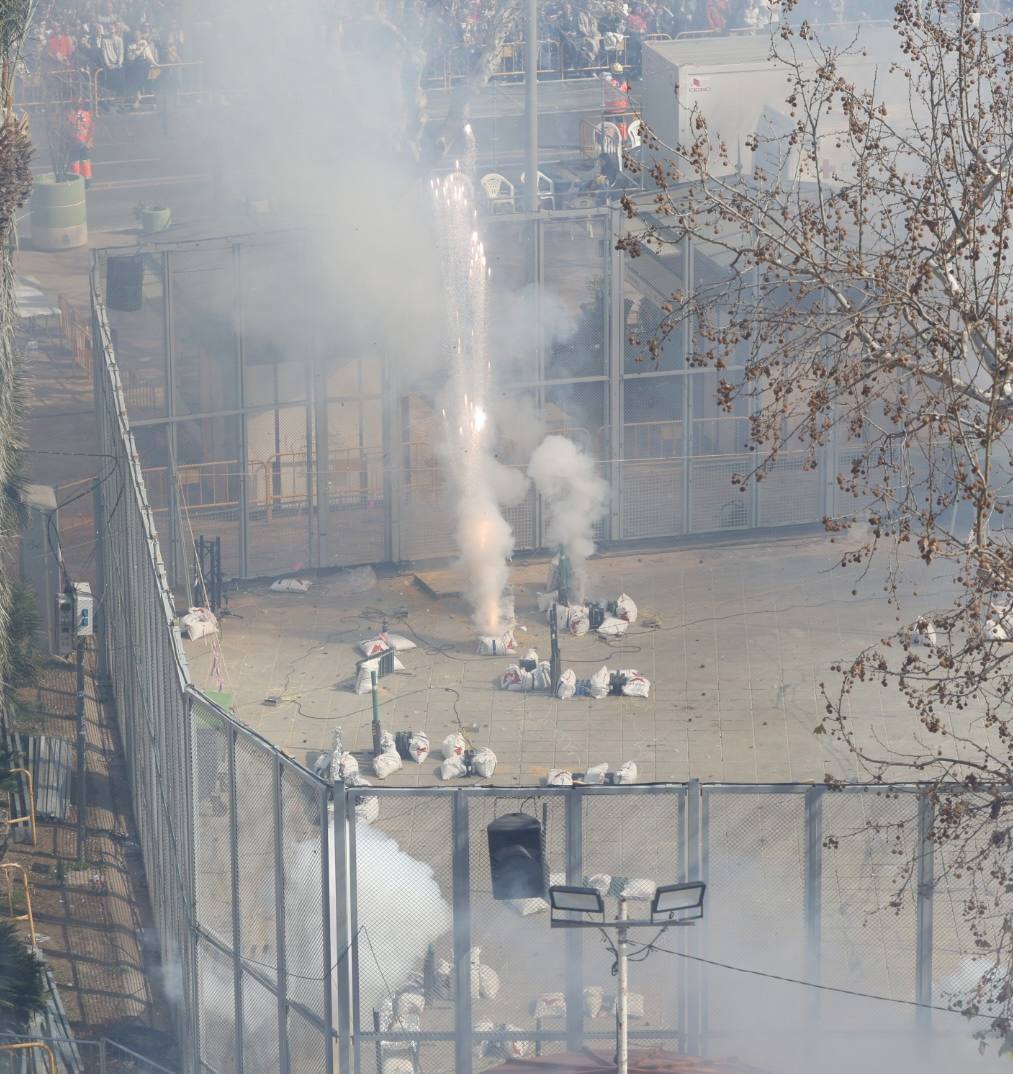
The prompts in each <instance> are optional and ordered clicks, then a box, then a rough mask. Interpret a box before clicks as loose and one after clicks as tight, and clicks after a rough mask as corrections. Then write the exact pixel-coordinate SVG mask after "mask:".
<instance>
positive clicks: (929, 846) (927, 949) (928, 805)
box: [915, 791, 935, 1035]
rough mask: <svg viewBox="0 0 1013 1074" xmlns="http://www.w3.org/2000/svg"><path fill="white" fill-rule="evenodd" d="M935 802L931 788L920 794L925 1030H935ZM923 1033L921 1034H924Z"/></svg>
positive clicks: (920, 988)
mask: <svg viewBox="0 0 1013 1074" xmlns="http://www.w3.org/2000/svg"><path fill="white" fill-rule="evenodd" d="M934 823H935V806H934V804H933V801H932V796H931V794H930V793H929V792H928V791H923V792H922V793H921V794H919V796H918V847H917V854H918V907H917V930H918V934H917V935H918V939H917V951H916V961H915V999H916V1000H917V1001H918V1002H919V1003H922V1004H925V1006H922V1007H919V1008H918V1027H919V1030H920V1031H921V1033H922V1034H928V1033H929V1032H931V1030H932V1010H931V1008H930V1007H929V1004H931V1003H932V931H933V930H932V889H933V886H934V885H935V858H934V850H935V847H934V844H933V842H932V828H933V825H934ZM920 1035H921V1034H920Z"/></svg>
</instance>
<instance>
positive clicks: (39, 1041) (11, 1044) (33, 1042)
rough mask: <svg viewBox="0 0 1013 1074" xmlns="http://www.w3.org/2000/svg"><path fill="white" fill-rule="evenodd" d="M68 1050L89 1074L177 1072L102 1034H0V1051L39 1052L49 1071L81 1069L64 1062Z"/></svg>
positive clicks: (62, 1073) (70, 1072)
mask: <svg viewBox="0 0 1013 1074" xmlns="http://www.w3.org/2000/svg"><path fill="white" fill-rule="evenodd" d="M54 1046H55V1047H54ZM70 1049H73V1051H75V1052H79V1053H81V1058H82V1059H83V1060H84V1061H85V1062H86V1064H87V1070H88V1071H89V1074H122V1072H123V1071H124V1069H128V1070H130V1071H131V1072H132V1074H178V1071H174V1070H172V1069H171V1068H170V1067H167V1066H163V1065H162V1063H159V1062H157V1061H156V1060H154V1059H150V1058H148V1057H147V1056H143V1055H140V1054H139V1053H137V1052H135V1051H134V1050H133V1049H132V1048H128V1047H127V1046H126V1045H125V1044H119V1043H118V1042H116V1041H114V1040H110V1039H109V1038H108V1037H101V1038H100V1039H99V1040H77V1039H75V1038H71V1037H52V1036H27V1035H21V1036H18V1035H16V1034H12V1033H3V1034H0V1052H13V1053H17V1052H24V1051H28V1050H35V1051H40V1052H42V1054H43V1055H44V1056H45V1058H46V1070H47V1071H48V1072H49V1074H76V1071H78V1070H81V1069H84V1068H82V1067H81V1066H80V1065H79V1064H74V1065H73V1067H71V1066H68V1064H67V1063H66V1062H64V1061H63V1058H62V1054H63V1053H66V1052H67V1051H69V1050H70ZM57 1053H61V1058H57ZM33 1074H34V1071H33Z"/></svg>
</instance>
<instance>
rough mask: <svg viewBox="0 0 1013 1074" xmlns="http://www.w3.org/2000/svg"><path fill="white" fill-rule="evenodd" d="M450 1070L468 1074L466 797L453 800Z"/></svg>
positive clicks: (459, 793) (468, 863) (457, 794)
mask: <svg viewBox="0 0 1013 1074" xmlns="http://www.w3.org/2000/svg"><path fill="white" fill-rule="evenodd" d="M452 868H453V902H454V1071H455V1074H471V1067H472V1044H471V1034H472V1020H471V853H470V846H469V838H468V797H467V794H466V792H465V791H461V790H458V791H454V797H453V865H452Z"/></svg>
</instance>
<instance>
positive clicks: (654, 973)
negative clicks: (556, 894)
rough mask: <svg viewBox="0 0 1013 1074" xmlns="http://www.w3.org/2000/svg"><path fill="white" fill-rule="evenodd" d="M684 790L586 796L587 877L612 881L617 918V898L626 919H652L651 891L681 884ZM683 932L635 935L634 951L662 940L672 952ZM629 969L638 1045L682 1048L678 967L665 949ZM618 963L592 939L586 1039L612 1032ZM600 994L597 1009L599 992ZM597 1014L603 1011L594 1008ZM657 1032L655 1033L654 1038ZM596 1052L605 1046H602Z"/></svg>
mask: <svg viewBox="0 0 1013 1074" xmlns="http://www.w3.org/2000/svg"><path fill="white" fill-rule="evenodd" d="M683 793H684V792H683V790H682V788H674V787H665V788H657V789H654V788H651V789H650V790H645V791H644V792H643V793H626V792H623V791H619V792H615V793H613V792H611V791H608V792H600V793H592V794H585V795H584V798H583V803H582V805H583V822H582V825H581V827H582V832H583V862H582V863H583V870H582V871H583V874H584V876H583V879H584V880H585V882H587V883H590V884H591V885H593V886H596V887H601V886H603V885H604V884H605V882H606V878H607V880H608V887H607V889H606V890H607V892H608V898H607V899H606V906H607V907H608V911H609V916H614V915H615V911H616V907H617V904H616V902H615V897H616V896H618V895H620V894H622V893H624V892H625V893H626V895H627V896H628V897H629V901H628V903H627V907H628V914H629V916H630V917H632V918H647V917H649V912H650V896H651V895H652V894H653V890H652V888H653V886H654V885H658V884H674V883H676V882H677V881H679V880H680V879H681V872H682V866H681V860H682V856H683V855H684V853H685V847H684V846H683V845H682V844H683V839H682V835H681V832H680V825H679V810H680V799H681V798H682V797H683ZM680 931H681V930H680V929H675V928H673V929H669V930H667V931H664V932H662V931H661V930H660V929H649V930H643V929H637V930H635V931H634V932H633V933H632V934H631V940H632V942H633V944H634V951H637V950H638V949H639V948H640V947H641V946H642V945H643V944H646V943H648V942H650V941H652V940H653V941H656V942H657V943H658V946H659V947H660V948H665V949H668V948H670V947H672V946H673V941H674V940H675V939H676V938H677V934H678V933H679V932H680ZM636 958H637V961H635V962H634V963H633V964H632V965H631V966H630V991H631V993H632V994H633V996H634V997H635V998H634V999H633V1000H632V1001H631V1006H630V1010H631V1021H630V1029H631V1032H632V1033H633V1034H634V1035H635V1042H636V1045H637V1046H642V1047H643V1046H647V1045H652V1046H655V1045H656V1046H664V1047H666V1048H668V1049H670V1050H676V1046H677V1037H676V1035H677V1034H680V1033H681V1030H682V1028H683V1027H682V1026H681V1025H680V1024H679V1023H680V1018H679V995H678V990H677V988H676V987H675V984H676V980H677V971H678V968H679V967H678V963H677V962H676V961H675V960H674V959H673V957H672V956H671V955H669V954H667V953H666V951H664V950H662V951H656V952H651V953H650V954H645V953H644V952H641V954H638V955H636ZM613 963H614V958H613V956H612V954H611V952H610V951H609V950H608V949H607V948H606V947H605V946H604V945H603V943H601V942H599V938H598V937H597V936H596V935H594V934H590V933H589V934H588V935H587V940H586V943H585V948H584V981H583V984H584V996H585V1008H584V1014H585V1018H584V1031H585V1033H587V1034H588V1035H591V1034H595V1035H601V1034H604V1035H605V1037H606V1038H608V1037H609V1035H610V1034H611V1033H612V1031H613V1029H612V1024H611V1022H612V1017H613V1014H614V1000H615V980H614V978H613V976H612V968H613ZM599 990H600V994H601V996H602V1003H601V1006H600V1007H599V1006H598V991H599ZM596 1008H597V1009H596ZM654 1034H657V1035H654ZM594 1046H595V1047H599V1048H605V1049H606V1050H607V1046H606V1045H605V1044H602V1043H598V1044H596V1045H594Z"/></svg>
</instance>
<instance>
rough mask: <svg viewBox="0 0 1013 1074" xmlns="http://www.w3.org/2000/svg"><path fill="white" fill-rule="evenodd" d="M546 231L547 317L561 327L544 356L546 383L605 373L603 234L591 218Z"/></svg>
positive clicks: (606, 290) (545, 225)
mask: <svg viewBox="0 0 1013 1074" xmlns="http://www.w3.org/2000/svg"><path fill="white" fill-rule="evenodd" d="M542 229H543V230H542V249H543V280H542V282H543V297H542V304H543V318H547V317H551V318H552V319H553V321H554V322H555V323H556V324H557V326H558V330H557V332H556V337H555V338H554V339H553V340H551V341H550V342H549V345H548V348H547V351H546V354H545V376H546V379H548V380H562V379H568V378H571V377H586V376H595V375H598V376H600V375H603V374H604V373H605V372H606V370H607V368H608V364H607V355H608V347H607V340H608V331H607V328H606V325H607V307H608V297H607V296H608V294H609V283H608V279H607V272H608V268H607V266H608V262H607V254H606V249H605V243H604V241H603V239H602V235H601V232H600V230H597V229H596V228H595V227H594V225H593V224H592V223H591V221H590V220H555V221H547V222H543V225H542ZM596 424H600V422H598V423H596Z"/></svg>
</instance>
